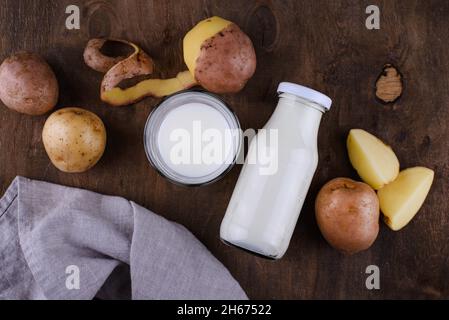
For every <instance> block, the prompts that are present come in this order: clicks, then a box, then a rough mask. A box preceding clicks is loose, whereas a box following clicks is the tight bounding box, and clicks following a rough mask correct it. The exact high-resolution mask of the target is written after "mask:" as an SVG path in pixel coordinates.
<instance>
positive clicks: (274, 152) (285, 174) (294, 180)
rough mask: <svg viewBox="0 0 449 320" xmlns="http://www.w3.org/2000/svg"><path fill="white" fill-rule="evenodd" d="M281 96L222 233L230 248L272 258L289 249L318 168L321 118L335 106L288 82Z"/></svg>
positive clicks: (252, 151) (254, 147) (253, 146)
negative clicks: (318, 136)
mask: <svg viewBox="0 0 449 320" xmlns="http://www.w3.org/2000/svg"><path fill="white" fill-rule="evenodd" d="M278 94H279V102H278V105H277V107H276V110H275V111H274V113H273V115H272V116H271V118H270V120H269V121H268V122H267V124H266V125H265V126H264V127H263V129H262V130H259V132H258V134H257V135H256V136H255V137H254V138H253V139H252V140H251V143H250V147H249V150H248V154H247V157H246V160H245V164H244V166H243V168H242V171H241V173H240V176H239V179H238V181H237V184H236V186H235V189H234V192H233V194H232V197H231V200H230V202H229V205H228V208H227V211H226V214H225V217H224V219H223V221H222V224H221V228H220V237H221V239H222V240H223V241H224V242H225V243H227V244H230V245H233V246H236V247H239V248H241V249H244V250H247V251H251V252H253V253H256V254H258V255H262V256H264V257H268V258H271V259H279V258H281V257H282V256H283V255H284V253H285V251H286V250H287V248H288V245H289V242H290V239H291V237H292V234H293V230H294V229H295V225H296V222H297V220H298V217H299V213H300V211H301V208H302V206H303V203H304V199H305V197H306V195H307V191H308V189H309V186H310V183H311V181H312V178H313V175H314V173H315V170H316V168H317V165H318V149H317V135H318V128H319V125H320V121H321V116H322V115H323V113H324V112H325V111H327V110H329V109H330V106H331V104H332V100H331V99H330V98H329V97H327V96H326V95H324V94H322V93H320V92H318V91H315V90H312V89H310V88H307V87H304V86H300V85H297V84H293V83H288V82H282V83H280V84H279V87H278Z"/></svg>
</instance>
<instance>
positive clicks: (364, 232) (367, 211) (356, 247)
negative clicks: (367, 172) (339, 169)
mask: <svg viewBox="0 0 449 320" xmlns="http://www.w3.org/2000/svg"><path fill="white" fill-rule="evenodd" d="M315 216H316V220H317V223H318V226H319V228H320V230H321V233H322V234H323V236H324V238H325V239H326V240H327V242H329V244H330V245H331V246H333V247H334V248H336V249H337V250H340V251H342V252H344V253H348V254H353V253H356V252H359V251H362V250H366V249H368V248H369V247H370V246H371V245H372V244H373V242H374V240H376V238H377V234H378V232H379V200H378V199H377V196H376V193H375V192H374V190H373V189H371V187H370V186H368V185H367V184H365V183H363V182H357V181H354V180H351V179H348V178H336V179H333V180H331V181H329V182H328V183H326V184H325V185H324V186H323V188H322V189H321V190H320V192H319V193H318V196H317V198H316V201H315Z"/></svg>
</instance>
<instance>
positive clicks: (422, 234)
mask: <svg viewBox="0 0 449 320" xmlns="http://www.w3.org/2000/svg"><path fill="white" fill-rule="evenodd" d="M69 4H76V5H78V6H80V8H81V29H80V30H67V29H66V28H65V19H66V17H67V15H66V14H65V8H66V6H67V5H69ZM369 4H377V5H378V6H379V7H380V9H381V29H380V30H367V29H366V27H365V19H366V18H367V14H366V13H365V8H366V7H367V6H368V5H369ZM212 15H219V16H222V17H224V18H227V19H230V20H232V21H234V22H236V23H237V24H238V25H239V26H241V28H242V29H243V30H244V31H245V32H247V33H248V35H249V36H250V37H251V39H252V41H253V43H254V46H255V48H256V52H257V58H258V67H257V71H256V74H255V76H254V77H253V78H252V79H251V80H250V81H249V82H248V84H247V86H246V87H245V89H244V90H243V91H241V92H240V93H238V94H235V95H225V96H224V99H225V100H226V101H227V102H228V103H229V104H230V105H231V106H232V108H233V109H234V110H235V111H236V113H237V115H238V117H239V119H240V121H241V124H242V127H243V128H245V129H246V128H260V127H262V126H263V124H264V123H265V122H266V121H267V120H268V119H269V117H270V115H271V113H272V112H273V110H274V108H275V105H276V102H277V96H276V94H275V91H276V87H277V85H278V83H279V82H280V81H292V82H297V83H300V84H303V85H306V86H310V87H312V88H315V89H317V90H320V91H323V92H325V93H326V94H328V95H329V96H330V97H332V99H333V101H334V104H333V107H332V109H331V111H330V112H328V113H327V114H325V115H324V117H323V121H322V124H321V127H320V133H319V154H320V164H319V167H318V170H317V173H316V175H315V177H314V180H313V183H312V186H311V189H310V192H309V195H308V198H307V200H306V203H305V206H304V208H303V210H302V213H301V215H300V218H299V222H298V225H297V227H296V230H295V233H294V236H293V238H292V241H291V243H290V247H289V250H288V251H287V254H286V255H285V256H284V258H283V259H282V260H280V261H275V262H273V261H266V260H263V259H261V258H257V257H255V256H252V255H249V254H247V253H244V252H241V251H238V250H237V249H234V248H230V247H227V246H226V245H224V244H222V243H221V242H220V240H219V226H220V223H221V220H222V218H223V215H224V213H225V210H226V206H227V204H228V201H229V199H230V196H231V194H232V190H233V188H234V185H235V183H236V180H237V177H238V173H239V171H240V168H241V166H236V167H234V168H233V170H232V171H231V172H230V173H229V174H228V175H227V176H226V177H225V178H224V179H222V180H220V181H218V182H216V183H214V184H212V185H210V186H206V187H200V188H184V187H179V186H176V185H173V184H171V183H170V182H168V181H167V180H165V179H164V178H162V177H161V176H159V175H158V174H157V173H156V172H155V170H153V169H152V168H151V167H150V165H149V163H148V161H147V159H146V157H145V152H144V148H143V141H142V135H143V128H144V124H145V121H146V118H147V116H148V114H149V113H150V111H151V110H152V108H153V106H154V105H155V104H156V103H157V102H158V100H156V99H152V98H148V99H145V100H144V101H142V102H140V103H137V104H135V105H132V106H128V107H122V108H110V107H108V106H106V105H105V104H103V103H102V102H101V101H100V99H99V85H100V81H101V78H102V75H101V74H99V73H97V72H95V71H92V70H90V69H89V68H88V67H87V66H86V65H84V63H83V60H82V52H83V48H84V46H85V44H86V42H87V40H88V39H89V38H91V37H98V36H105V37H118V38H125V39H129V40H131V41H135V42H136V43H138V44H140V45H141V46H142V47H143V48H144V49H145V50H146V51H147V52H148V53H149V54H150V55H151V56H152V57H154V59H155V61H156V64H157V65H158V71H157V73H156V74H157V75H160V76H164V77H165V76H173V75H175V74H176V73H177V72H178V71H180V70H182V69H184V68H185V66H184V64H183V60H182V37H183V35H184V34H185V33H186V32H187V31H188V30H189V29H190V28H191V27H192V26H193V25H194V24H195V23H196V22H198V21H199V20H201V19H203V18H206V17H208V16H212ZM448 30H449V1H445V0H441V1H387V0H386V1H356V0H354V1H324V0H310V1H268V0H267V1H262V0H261V1H243V0H242V1H235V0H231V1H200V0H182V1H162V0H161V1H143V0H136V1H131V0H129V1H119V0H116V1H101V0H93V1H80V0H62V1H43V0H42V1H40V0H20V1H18V0H1V1H0V59H1V60H3V59H4V58H6V57H7V56H8V55H10V54H11V53H13V52H16V51H19V50H30V51H35V52H37V53H39V54H41V55H42V56H43V57H45V58H46V59H47V61H48V62H49V64H50V65H51V66H52V67H53V69H54V70H55V73H56V75H57V78H58V80H59V84H60V100H59V103H58V108H59V107H63V106H81V107H84V108H86V109H89V110H91V111H93V112H95V113H96V114H98V115H99V116H100V117H101V118H102V119H103V121H104V122H105V125H106V127H107V132H108V144H107V149H106V152H105V154H104V156H103V158H102V159H101V161H100V162H99V163H98V164H97V165H96V166H95V167H94V168H93V169H92V170H90V171H88V172H86V173H83V174H66V173H62V172H60V171H58V170H57V169H56V168H55V167H54V166H53V165H52V164H51V163H50V161H49V159H48V157H47V155H46V153H45V150H44V148H43V145H42V139H41V131H42V127H43V124H44V122H45V119H46V116H40V117H30V116H26V115H21V114H18V113H15V112H13V111H10V110H9V109H7V108H6V107H4V106H3V105H1V106H0V193H3V192H4V191H5V190H6V188H7V187H8V185H9V184H10V182H11V181H12V179H13V178H14V177H15V176H16V175H22V176H26V177H29V178H33V179H40V180H45V181H49V182H54V183H59V184H63V185H68V186H74V187H81V188H86V189H90V190H93V191H96V192H100V193H104V194H109V195H118V196H123V197H126V198H128V199H130V200H133V201H135V202H137V203H139V204H141V205H143V206H145V207H147V208H149V209H151V210H153V211H154V212H156V213H158V214H160V215H162V216H164V217H166V218H168V219H170V220H174V221H176V222H179V223H181V224H183V225H185V226H186V227H187V228H188V229H189V230H191V231H192V232H193V233H194V234H195V236H197V237H198V238H199V239H200V240H201V241H202V242H203V243H204V244H205V245H206V246H207V247H208V248H209V249H210V250H211V252H212V253H213V254H214V255H215V256H216V257H217V258H218V259H219V260H220V261H222V262H223V263H224V265H225V266H226V267H228V268H229V270H230V272H231V273H232V274H233V275H234V277H235V278H236V279H237V280H238V281H239V282H240V283H241V285H242V287H243V288H244V289H245V291H246V292H247V293H248V295H249V297H250V298H253V299H272V298H274V299H318V298H324V299H334V298H338V299H340V298H348V299H358V298H366V299H383V298H432V299H441V298H449V258H448V257H449V204H448V192H449V164H448V161H449V127H448V121H449V59H448V56H449V32H448ZM385 63H392V64H394V65H395V66H397V67H398V68H399V70H400V71H401V72H402V74H403V76H404V84H405V88H404V93H403V96H402V97H401V98H400V99H399V100H398V101H397V102H396V103H394V104H393V105H382V104H380V103H379V102H377V101H376V99H375V97H374V84H375V81H376V79H377V77H378V75H379V73H380V72H381V70H382V67H383V65H384V64H385ZM354 127H359V128H363V129H366V130H368V131H370V132H372V133H374V134H376V135H377V136H379V137H380V138H381V139H383V140H385V141H386V142H388V143H390V144H391V145H392V147H393V148H394V150H395V151H396V153H397V155H398V157H399V160H400V162H401V166H402V167H403V168H405V167H410V166H415V165H424V166H428V167H430V168H432V169H434V170H435V181H434V185H433V187H432V189H431V192H430V194H429V197H428V199H427V200H426V202H425V204H424V206H423V208H422V209H421V211H420V212H419V213H418V215H417V216H416V217H415V219H414V220H413V221H412V222H411V223H410V224H409V225H408V226H407V227H406V228H405V229H403V230H402V231H399V232H393V231H390V230H389V229H388V228H387V227H386V226H385V225H384V224H383V223H382V225H381V228H380V233H379V237H378V239H377V241H376V242H375V243H374V245H373V246H372V247H371V248H370V249H369V250H367V251H365V252H362V253H360V254H357V255H354V256H344V255H341V254H340V253H338V252H336V251H335V250H333V249H332V248H331V247H330V246H329V245H328V244H327V243H326V242H325V240H324V239H323V238H322V236H321V234H320V232H319V230H318V228H317V225H316V222H315V217H314V211H313V203H314V198H315V196H316V194H317V192H318V190H319V188H320V187H321V186H322V185H323V184H324V183H325V182H326V181H327V180H329V179H331V178H334V177H337V176H347V177H352V178H356V179H357V178H358V177H357V174H356V172H355V171H354V170H353V169H352V168H351V166H350V164H349V161H348V157H347V153H346V149H345V138H346V135H347V133H348V130H349V129H350V128H354ZM371 264H374V265H377V266H379V268H380V276H381V279H380V285H381V288H380V290H371V291H370V290H367V289H366V287H365V280H366V277H367V275H366V274H365V268H366V267H367V266H368V265H371Z"/></svg>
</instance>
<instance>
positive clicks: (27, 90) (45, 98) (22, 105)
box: [0, 52, 59, 115]
mask: <svg viewBox="0 0 449 320" xmlns="http://www.w3.org/2000/svg"><path fill="white" fill-rule="evenodd" d="M58 95H59V87H58V81H57V80H56V76H55V74H54V73H53V70H52V69H51V68H50V66H49V65H48V64H47V62H45V60H44V59H42V58H41V57H40V56H38V55H37V54H34V53H31V52H19V53H16V54H14V55H12V56H10V57H9V58H7V59H5V61H3V63H2V64H1V65H0V99H1V101H2V102H3V103H4V104H5V105H6V106H7V107H8V108H10V109H12V110H15V111H17V112H20V113H24V114H28V115H41V114H44V113H46V112H48V111H50V110H51V109H53V108H54V106H55V105H56V103H57V102H58Z"/></svg>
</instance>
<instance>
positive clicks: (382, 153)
mask: <svg viewBox="0 0 449 320" xmlns="http://www.w3.org/2000/svg"><path fill="white" fill-rule="evenodd" d="M347 148H348V154H349V160H350V161H351V164H352V166H353V167H354V169H356V170H357V173H358V174H359V176H360V177H361V178H362V180H363V181H364V182H366V183H368V184H369V185H370V186H371V187H372V188H373V189H375V190H379V189H380V188H382V187H383V186H384V185H386V184H388V183H390V182H392V181H393V180H394V179H396V177H397V176H398V174H399V160H398V158H397V157H396V154H395V153H394V151H393V150H392V149H391V147H390V146H387V145H386V144H385V143H383V142H382V141H381V140H380V139H378V138H377V137H375V136H374V135H372V134H371V133H369V132H366V131H365V130H362V129H352V130H351V131H349V135H348V140H347Z"/></svg>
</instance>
